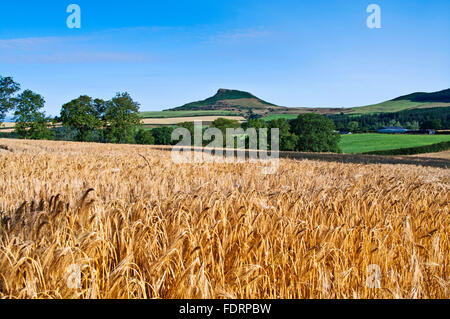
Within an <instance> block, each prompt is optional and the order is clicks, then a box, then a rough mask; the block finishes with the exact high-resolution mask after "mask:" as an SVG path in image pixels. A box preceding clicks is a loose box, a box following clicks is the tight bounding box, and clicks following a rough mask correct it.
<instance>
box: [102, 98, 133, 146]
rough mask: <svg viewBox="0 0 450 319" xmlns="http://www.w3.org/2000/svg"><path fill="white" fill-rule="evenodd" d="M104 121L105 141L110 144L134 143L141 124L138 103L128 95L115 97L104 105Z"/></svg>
mask: <svg viewBox="0 0 450 319" xmlns="http://www.w3.org/2000/svg"><path fill="white" fill-rule="evenodd" d="M104 119H105V121H106V123H107V127H106V130H105V137H106V141H108V142H110V143H134V142H135V141H134V134H135V132H136V130H137V128H138V126H139V124H140V122H141V120H140V117H139V103H137V102H135V101H133V99H132V98H131V96H130V94H128V93H126V92H125V93H117V95H116V96H115V97H114V98H112V99H111V100H110V101H108V102H107V103H106V107H105V111H104Z"/></svg>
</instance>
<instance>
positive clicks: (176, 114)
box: [140, 111, 240, 118]
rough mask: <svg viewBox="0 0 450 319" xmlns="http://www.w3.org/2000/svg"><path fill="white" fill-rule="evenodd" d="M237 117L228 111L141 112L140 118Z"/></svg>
mask: <svg viewBox="0 0 450 319" xmlns="http://www.w3.org/2000/svg"><path fill="white" fill-rule="evenodd" d="M222 115H223V116H234V115H237V116H239V115H240V114H237V113H235V112H229V111H160V112H158V111H155V112H141V113H140V116H141V117H142V118H175V117H195V116H222Z"/></svg>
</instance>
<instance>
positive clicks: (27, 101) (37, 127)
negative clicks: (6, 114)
mask: <svg viewBox="0 0 450 319" xmlns="http://www.w3.org/2000/svg"><path fill="white" fill-rule="evenodd" d="M15 104H16V109H15V112H14V119H15V121H16V125H15V128H14V129H15V132H16V133H17V134H18V135H19V136H20V137H21V138H25V139H35V140H38V139H49V138H50V137H51V133H50V130H49V127H48V126H49V124H50V123H49V119H48V118H47V117H46V116H45V113H44V112H42V111H41V110H42V108H43V107H44V104H45V100H44V98H43V97H42V96H40V95H39V94H36V93H33V92H32V91H30V90H25V91H23V93H22V94H20V95H19V96H18V97H17V98H16V99H15Z"/></svg>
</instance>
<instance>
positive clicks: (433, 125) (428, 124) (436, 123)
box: [421, 119, 442, 130]
mask: <svg viewBox="0 0 450 319" xmlns="http://www.w3.org/2000/svg"><path fill="white" fill-rule="evenodd" d="M421 127H422V128H423V129H431V130H442V121H441V120H440V119H433V120H427V121H424V122H423V123H422V125H421Z"/></svg>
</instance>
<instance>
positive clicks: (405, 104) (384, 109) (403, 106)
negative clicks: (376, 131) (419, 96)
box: [345, 100, 450, 114]
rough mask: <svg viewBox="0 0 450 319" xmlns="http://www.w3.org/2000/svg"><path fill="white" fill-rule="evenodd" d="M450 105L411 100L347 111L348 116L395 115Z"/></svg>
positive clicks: (389, 102) (449, 104) (388, 102)
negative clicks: (395, 113) (401, 112)
mask: <svg viewBox="0 0 450 319" xmlns="http://www.w3.org/2000/svg"><path fill="white" fill-rule="evenodd" d="M447 106H450V103H443V102H440V103H436V102H413V101H409V100H398V101H386V102H383V103H379V104H373V105H368V106H362V107H356V108H352V109H349V110H347V111H345V113H347V114H371V113H393V112H400V111H403V110H407V109H414V108H433V107H447Z"/></svg>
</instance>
